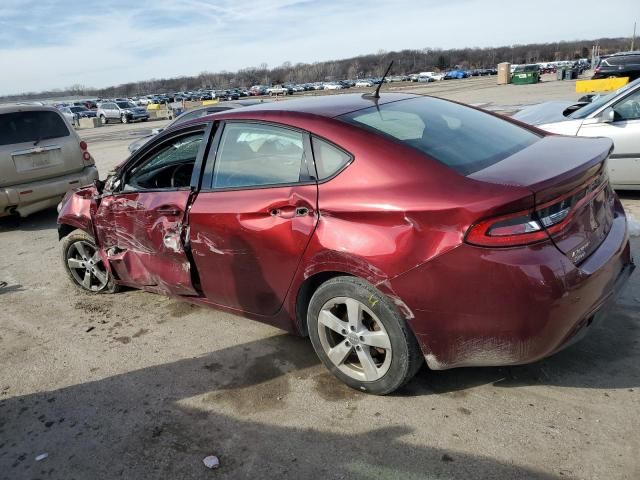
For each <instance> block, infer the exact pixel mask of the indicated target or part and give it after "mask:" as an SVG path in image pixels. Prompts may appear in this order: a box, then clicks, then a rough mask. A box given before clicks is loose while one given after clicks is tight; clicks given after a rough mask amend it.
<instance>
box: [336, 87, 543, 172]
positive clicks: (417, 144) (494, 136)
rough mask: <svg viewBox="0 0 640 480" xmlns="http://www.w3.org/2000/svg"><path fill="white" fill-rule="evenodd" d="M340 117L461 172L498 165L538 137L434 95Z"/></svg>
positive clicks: (366, 109)
mask: <svg viewBox="0 0 640 480" xmlns="http://www.w3.org/2000/svg"><path fill="white" fill-rule="evenodd" d="M340 118H342V119H344V120H346V121H347V122H349V123H352V124H354V125H358V126H362V127H364V128H366V129H368V130H372V131H375V132H377V133H382V134H383V135H385V136H388V137H391V138H392V139H394V140H396V141H398V142H400V143H402V144H403V145H408V146H410V147H413V148H415V149H417V150H419V151H421V152H423V153H425V154H427V155H428V156H429V157H431V158H433V159H434V160H437V161H439V162H440V163H443V164H445V165H446V166H448V167H450V168H452V169H454V170H455V171H457V172H458V173H461V174H463V175H470V174H472V173H474V172H477V171H478V170H482V169H483V168H487V167H489V166H491V165H493V164H495V163H498V162H499V161H501V160H504V159H505V158H507V157H509V156H511V155H513V154H515V153H517V152H519V151H520V150H522V149H524V148H526V147H528V146H529V145H531V144H532V143H534V142H535V141H536V140H538V139H539V138H540V137H539V136H538V135H536V134H534V133H532V132H530V131H529V130H526V129H524V128H522V127H519V126H517V125H514V124H513V123H510V122H507V121H506V120H502V119H500V118H498V117H495V116H493V115H489V114H488V113H484V112H481V111H479V110H475V109H473V108H469V107H465V106H463V105H458V104H456V103H452V102H447V101H445V100H440V99H438V98H432V97H417V98H411V99H408V100H401V101H397V102H392V103H387V104H384V105H379V106H373V107H368V108H365V109H363V110H358V111H356V112H351V113H347V114H345V115H342V116H341V117H340Z"/></svg>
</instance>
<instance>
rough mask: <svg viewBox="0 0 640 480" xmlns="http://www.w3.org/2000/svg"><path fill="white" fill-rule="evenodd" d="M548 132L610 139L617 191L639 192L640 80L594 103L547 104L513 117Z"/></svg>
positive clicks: (598, 98)
mask: <svg viewBox="0 0 640 480" xmlns="http://www.w3.org/2000/svg"><path fill="white" fill-rule="evenodd" d="M513 118H515V119H516V120H520V121H521V122H525V123H529V124H531V125H535V126H537V127H538V128H541V129H543V130H546V131H548V132H553V133H558V134H561V135H577V136H580V137H609V138H610V139H611V140H613V144H614V150H613V153H612V154H611V156H610V158H609V176H610V178H611V184H612V185H613V187H614V188H616V189H618V190H640V79H637V80H634V81H633V82H631V83H628V84H627V85H625V86H623V87H621V88H619V89H618V90H616V91H615V92H611V93H609V94H608V95H599V96H596V97H593V98H592V99H591V103H585V104H583V105H580V104H578V105H576V102H547V103H542V104H540V105H534V106H532V107H528V108H525V109H524V110H521V111H520V112H518V113H517V114H515V115H514V116H513Z"/></svg>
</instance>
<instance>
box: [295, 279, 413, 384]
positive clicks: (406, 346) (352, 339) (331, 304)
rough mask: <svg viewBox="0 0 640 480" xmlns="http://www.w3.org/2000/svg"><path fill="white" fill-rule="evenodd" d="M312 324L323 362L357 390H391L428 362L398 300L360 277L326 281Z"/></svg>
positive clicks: (311, 310) (313, 302)
mask: <svg viewBox="0 0 640 480" xmlns="http://www.w3.org/2000/svg"><path fill="white" fill-rule="evenodd" d="M307 322H308V327H309V337H310V338H311V343H312V344H313V348H314V349H315V351H316V354H317V355H318V357H319V358H320V360H321V361H322V363H324V365H325V366H326V367H327V368H328V369H329V371H331V373H333V374H334V375H335V376H336V377H338V378H339V379H340V380H342V381H343V382H344V383H346V384H347V385H349V386H350V387H351V388H354V389H356V390H361V391H363V392H368V393H373V394H377V395H386V394H388V393H391V392H393V391H394V390H396V389H398V388H399V387H401V386H402V385H404V384H405V383H406V382H408V381H409V380H410V379H411V378H412V377H413V376H414V375H415V374H416V372H417V371H418V369H419V368H420V366H421V365H422V363H423V361H424V358H423V356H422V353H421V351H420V347H419V346H418V342H417V340H416V338H415V336H414V335H413V332H411V330H410V329H409V327H408V325H407V323H406V321H405V319H404V318H403V317H402V315H401V314H400V312H399V311H398V309H397V308H396V306H395V305H394V304H393V302H392V301H391V300H390V299H389V298H388V297H386V296H385V295H383V294H382V293H380V292H379V291H378V290H377V289H376V288H375V287H373V286H372V285H370V284H369V283H367V282H365V281H364V280H361V279H359V278H355V277H336V278H333V279H331V280H329V281H327V282H326V283H324V284H323V285H321V286H320V288H318V290H317V291H316V292H315V293H314V295H313V297H312V298H311V302H310V304H309V310H308V316H307Z"/></svg>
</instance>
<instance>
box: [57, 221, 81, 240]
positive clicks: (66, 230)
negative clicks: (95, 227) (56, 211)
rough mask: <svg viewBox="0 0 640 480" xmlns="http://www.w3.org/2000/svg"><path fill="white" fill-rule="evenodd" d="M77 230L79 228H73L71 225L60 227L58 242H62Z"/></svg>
mask: <svg viewBox="0 0 640 480" xmlns="http://www.w3.org/2000/svg"><path fill="white" fill-rule="evenodd" d="M76 229H77V227H72V226H71V225H67V224H65V223H62V224H60V225H58V240H62V239H63V238H64V237H66V236H67V235H69V234H70V233H71V232H73V231H74V230H76Z"/></svg>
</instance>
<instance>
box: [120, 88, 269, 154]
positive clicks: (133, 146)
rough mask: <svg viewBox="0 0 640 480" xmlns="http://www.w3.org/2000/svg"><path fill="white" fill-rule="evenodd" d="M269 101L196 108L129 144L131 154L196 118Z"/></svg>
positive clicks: (239, 101)
mask: <svg viewBox="0 0 640 480" xmlns="http://www.w3.org/2000/svg"><path fill="white" fill-rule="evenodd" d="M266 102H268V100H263V99H260V100H235V101H229V102H224V103H215V104H213V105H208V106H206V107H201V108H196V109H195V110H191V111H189V112H185V113H183V114H182V115H180V116H179V117H177V118H176V119H175V120H174V121H173V122H171V123H169V124H168V125H167V126H166V127H164V128H154V129H153V130H151V133H150V134H149V135H145V136H144V137H140V138H139V139H137V140H134V141H133V142H131V143H130V144H129V147H128V148H129V152H130V153H133V152H135V151H136V150H138V149H139V148H140V147H141V146H142V145H144V144H145V143H147V142H148V141H149V140H150V139H151V138H153V137H155V136H156V135H158V134H159V133H161V132H162V131H164V130H166V129H168V128H171V127H173V126H175V125H180V124H181V123H185V122H188V121H189V120H195V119H196V118H200V117H204V116H206V115H213V114H214V113H218V112H223V111H225V110H231V109H233V108H241V107H248V106H251V105H257V104H259V103H266Z"/></svg>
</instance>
